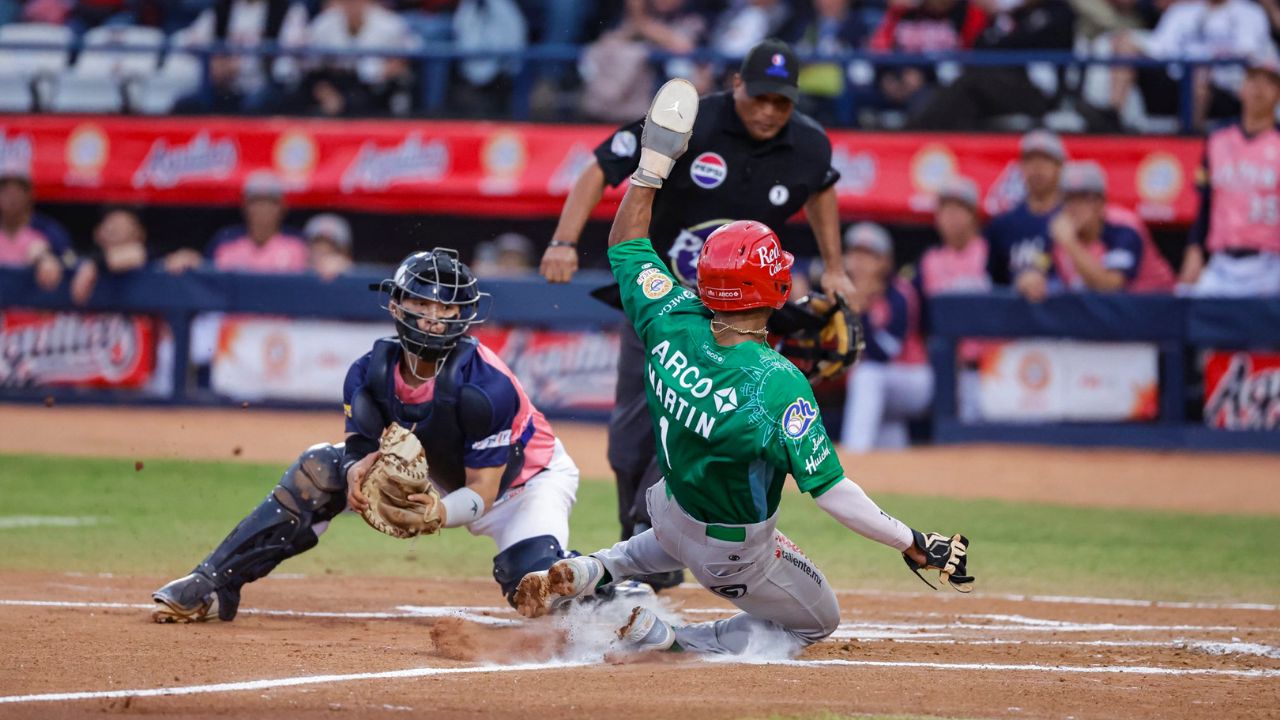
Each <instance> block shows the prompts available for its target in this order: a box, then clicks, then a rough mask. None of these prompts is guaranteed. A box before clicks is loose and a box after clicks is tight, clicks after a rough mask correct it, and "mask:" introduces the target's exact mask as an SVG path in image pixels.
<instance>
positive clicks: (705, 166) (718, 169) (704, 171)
mask: <svg viewBox="0 0 1280 720" xmlns="http://www.w3.org/2000/svg"><path fill="white" fill-rule="evenodd" d="M728 176H729V165H728V164H727V163H725V161H724V158H722V157H720V155H719V154H717V153H713V152H704V153H702V154H701V155H699V156H698V157H696V158H694V159H693V164H692V165H690V166H689V177H691V178H693V183H694V184H695V185H697V186H698V187H700V188H702V189H704V190H711V189H712V188H718V187H720V185H721V183H723V182H724V179H725V178H726V177H728Z"/></svg>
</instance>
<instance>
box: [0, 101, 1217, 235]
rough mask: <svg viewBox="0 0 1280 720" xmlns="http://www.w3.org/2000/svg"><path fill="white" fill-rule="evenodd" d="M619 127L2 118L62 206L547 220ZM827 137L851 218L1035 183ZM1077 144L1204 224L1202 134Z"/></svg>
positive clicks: (987, 168)
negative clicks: (1199, 186)
mask: <svg viewBox="0 0 1280 720" xmlns="http://www.w3.org/2000/svg"><path fill="white" fill-rule="evenodd" d="M611 132H613V128H611V127H608V126H600V125H595V126H589V125H536V124H518V123H500V122H466V123H463V122H444V121H441V122H435V121H395V120H341V121H329V120H300V119H263V120H260V121H255V122H253V123H244V122H241V121H238V120H234V119H217V118H200V119H184V118H138V117H127V118H126V117H96V116H95V117H92V118H90V117H76V116H62V115H33V116H10V117H8V118H4V119H3V120H0V158H3V161H4V163H5V165H6V166H12V167H25V168H26V169H28V170H29V171H30V173H31V174H32V176H33V178H34V181H35V185H36V192H37V194H38V196H39V197H40V198H41V199H43V200H48V201H55V202H56V201H68V202H129V203H147V204H179V205H183V204H194V205H207V204H217V205H229V204H236V203H238V202H239V201H240V191H241V186H242V184H243V181H244V178H245V177H246V176H247V175H248V174H249V173H250V172H252V171H254V170H259V169H264V168H266V169H273V170H275V171H276V172H277V173H279V174H280V176H281V177H282V178H284V180H285V182H286V183H287V185H288V187H289V191H290V199H291V202H292V203H293V204H294V205H297V206H300V207H315V208H318V207H324V208H336V209H348V210H360V211H386V212H428V213H432V212H434V213H451V214H464V215H501V216H524V217H549V216H555V215H557V214H558V213H559V211H560V207H561V205H562V204H563V201H564V197H565V195H567V194H568V192H569V189H570V188H571V187H572V185H573V182H574V180H575V178H576V177H577V174H578V172H580V171H581V169H582V168H583V167H585V166H586V165H587V164H589V163H590V162H592V160H593V156H592V154H591V150H592V148H593V147H595V145H597V144H598V143H600V142H601V141H603V140H604V139H605V138H608V137H609V134H610V133H611ZM829 135H830V137H831V141H832V165H834V166H835V167H836V168H837V169H838V170H839V171H840V173H841V179H840V182H839V184H838V185H837V186H836V191H837V193H838V196H839V202H840V210H841V212H842V214H843V215H844V216H845V217H857V218H860V219H878V220H884V221H906V222H910V221H916V222H919V221H922V220H925V219H927V216H928V215H929V214H930V213H932V211H933V206H934V199H933V198H934V193H935V192H936V190H937V188H938V187H939V186H940V184H941V183H942V182H943V181H944V180H945V179H946V178H948V177H950V176H951V175H953V174H956V173H962V174H964V175H967V176H969V177H971V178H973V179H974V180H975V181H976V182H977V183H978V184H979V186H980V187H981V188H982V190H983V200H982V202H983V208H984V210H986V211H987V212H989V213H991V212H998V211H1000V210H1003V209H1005V208H1007V207H1009V206H1010V205H1012V204H1014V203H1016V202H1017V201H1018V200H1019V199H1020V197H1021V195H1022V192H1023V191H1022V177H1021V173H1020V170H1019V167H1018V163H1017V152H1018V150H1017V148H1018V138H1017V136H1015V135H943V134H921V133H864V132H856V131H848V130H843V131H841V130H833V131H831V132H830V133H829ZM1064 142H1065V143H1066V147H1067V151H1068V153H1069V154H1070V155H1071V156H1072V157H1074V158H1080V159H1093V160H1097V161H1098V162H1099V163H1100V164H1101V165H1102V166H1103V167H1104V168H1106V170H1107V173H1108V187H1109V188H1110V201H1111V203H1112V204H1115V205H1120V206H1124V207H1127V208H1130V209H1133V210H1134V211H1136V212H1137V213H1138V214H1139V215H1140V216H1142V217H1143V218H1144V219H1146V220H1148V221H1150V222H1155V223H1174V224H1189V223H1190V222H1191V220H1192V219H1193V217H1194V214H1195V209H1196V199H1195V189H1194V184H1193V182H1192V178H1194V177H1195V172H1196V168H1197V167H1198V164H1199V162H1200V158H1201V155H1202V153H1203V143H1202V141H1200V140H1199V139H1196V138H1168V137H1124V138H1104V137H1069V138H1066V139H1065V140H1064ZM718 171H720V172H723V173H725V175H726V176H732V175H733V174H734V173H736V172H739V171H740V170H739V168H735V167H733V166H726V167H722V168H719V169H718ZM621 197H622V189H621V188H613V189H609V190H608V191H607V192H606V194H605V202H604V203H603V204H602V205H601V207H600V208H598V209H597V217H609V216H611V215H612V213H613V211H614V209H615V207H616V204H617V202H618V200H619V199H620V198H621Z"/></svg>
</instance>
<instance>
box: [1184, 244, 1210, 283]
mask: <svg viewBox="0 0 1280 720" xmlns="http://www.w3.org/2000/svg"><path fill="white" fill-rule="evenodd" d="M1202 272H1204V248H1202V247H1200V246H1199V245H1195V244H1191V245H1188V246H1187V251H1186V252H1184V253H1183V254H1182V271H1181V272H1179V273H1178V284H1179V285H1195V284H1196V281H1197V280H1199V279H1200V273H1202Z"/></svg>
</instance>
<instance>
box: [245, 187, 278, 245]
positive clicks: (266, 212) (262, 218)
mask: <svg viewBox="0 0 1280 720" xmlns="http://www.w3.org/2000/svg"><path fill="white" fill-rule="evenodd" d="M282 222H284V203H282V202H280V201H279V200H275V199H272V198H262V197H258V198H249V199H248V200H246V201H245V203H244V223H245V225H247V226H248V228H249V234H250V235H252V236H253V237H255V238H263V239H264V240H265V239H266V238H270V237H271V236H272V235H275V234H276V233H277V232H279V231H280V224H281V223H282Z"/></svg>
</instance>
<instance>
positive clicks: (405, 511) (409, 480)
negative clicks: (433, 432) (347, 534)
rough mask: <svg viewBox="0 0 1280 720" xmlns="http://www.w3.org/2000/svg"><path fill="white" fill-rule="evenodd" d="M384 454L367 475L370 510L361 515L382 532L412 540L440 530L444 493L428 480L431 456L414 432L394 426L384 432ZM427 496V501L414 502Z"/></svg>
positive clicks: (381, 443) (365, 483)
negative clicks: (420, 497)
mask: <svg viewBox="0 0 1280 720" xmlns="http://www.w3.org/2000/svg"><path fill="white" fill-rule="evenodd" d="M378 444H379V450H380V452H381V453H382V454H381V455H380V456H379V457H378V459H377V460H376V461H375V462H374V463H373V466H372V467H370V468H369V472H367V473H365V476H364V480H363V481H362V482H361V483H360V492H361V493H363V494H364V496H365V498H366V499H368V501H369V507H368V508H367V509H366V510H364V511H363V512H361V513H360V516H361V517H363V518H364V521H365V522H367V523H369V526H370V527H372V528H373V529H374V530H377V531H378V532H382V533H386V534H387V535H390V536H391V537H398V538H411V537H414V536H417V535H430V534H432V533H436V532H439V531H440V526H441V525H443V524H444V521H443V519H442V518H441V516H440V515H441V513H440V507H441V506H440V491H439V490H436V488H435V486H434V485H432V484H431V481H430V480H428V479H427V456H426V453H424V452H423V450H422V443H420V442H419V441H418V438H417V437H415V436H414V434H413V433H411V432H409V431H408V430H405V429H404V428H402V427H400V426H399V425H397V424H395V423H392V424H391V425H388V426H387V429H386V430H383V431H382V439H381V440H380V441H379V443H378ZM410 495H425V496H427V502H425V503H424V502H419V501H417V500H410V499H409V496H410Z"/></svg>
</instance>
